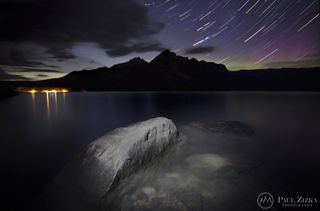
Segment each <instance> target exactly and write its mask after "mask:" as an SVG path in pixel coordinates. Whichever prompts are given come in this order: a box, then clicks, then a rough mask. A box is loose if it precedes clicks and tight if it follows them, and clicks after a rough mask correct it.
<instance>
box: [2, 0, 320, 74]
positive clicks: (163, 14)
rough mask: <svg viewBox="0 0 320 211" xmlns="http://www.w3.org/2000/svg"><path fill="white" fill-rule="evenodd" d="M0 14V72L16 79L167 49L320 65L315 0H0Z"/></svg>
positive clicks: (272, 64)
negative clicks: (0, 27)
mask: <svg viewBox="0 0 320 211" xmlns="http://www.w3.org/2000/svg"><path fill="white" fill-rule="evenodd" d="M58 14H59V15H58ZM0 17H1V18H0V25H1V26H2V29H1V31H0V45H1V48H0V71H2V72H3V71H5V72H6V73H8V74H15V75H13V77H12V78H13V79H15V78H17V76H18V77H20V76H21V77H24V78H33V79H39V77H37V76H39V75H41V76H42V78H43V77H45V76H46V75H47V77H57V76H61V75H64V74H65V73H68V72H70V71H73V70H79V69H93V68H97V67H101V66H112V65H114V64H116V63H119V62H125V61H128V60H129V59H131V58H133V57H141V58H143V59H145V60H147V61H150V60H151V59H153V58H154V57H155V56H156V55H157V54H159V52H161V51H162V50H164V49H170V50H171V51H174V52H176V53H177V54H178V55H182V56H188V57H194V58H196V59H198V60H205V61H209V62H216V63H223V64H225V65H226V66H227V68H228V69H229V70H240V69H265V68H284V67H295V68H299V67H314V66H320V9H319V1H318V0H126V1H125V3H124V2H120V1H119V2H117V1H111V0H92V1H90V2H89V1H86V0H68V1H63V0H56V1H53V0H24V1H20V0H16V1H10V0H2V1H0ZM42 78H40V79H42Z"/></svg>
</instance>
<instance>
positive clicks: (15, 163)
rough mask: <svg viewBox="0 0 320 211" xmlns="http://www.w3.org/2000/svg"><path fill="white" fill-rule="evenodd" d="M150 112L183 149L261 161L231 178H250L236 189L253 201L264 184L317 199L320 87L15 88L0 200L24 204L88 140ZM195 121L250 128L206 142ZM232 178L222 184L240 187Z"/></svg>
mask: <svg viewBox="0 0 320 211" xmlns="http://www.w3.org/2000/svg"><path fill="white" fill-rule="evenodd" d="M157 116H165V117H167V118H170V119H172V120H173V122H174V123H175V124H176V125H177V127H178V129H179V130H180V131H181V132H182V133H183V134H186V135H187V136H188V137H192V138H191V139H188V140H189V141H188V140H187V141H186V143H185V145H184V147H182V149H183V150H185V151H188V152H189V155H191V154H201V155H208V154H210V153H211V154H213V152H214V154H222V155H230V157H229V158H230V159H233V160H232V162H233V163H235V162H237V161H239V163H241V164H239V165H240V166H241V165H244V164H243V163H245V162H249V163H254V164H253V165H252V167H253V168H258V167H259V168H260V167H261V166H262V167H261V168H262V169H261V170H259V171H257V173H252V174H251V172H250V171H251V169H250V168H247V169H246V168H245V170H246V171H248V172H249V174H251V176H250V177H247V178H245V179H244V180H241V179H240V180H237V182H238V183H242V182H243V181H246V183H245V184H250V183H247V182H248V181H247V180H249V179H248V178H250V180H251V181H253V180H254V181H255V182H254V183H253V184H251V185H252V187H244V188H242V191H244V192H247V191H248V190H249V189H250V190H253V191H252V192H251V193H250V194H251V195H250V194H249V195H250V196H249V199H250V197H251V198H252V197H255V198H254V200H256V196H257V194H258V193H259V192H264V191H268V190H272V191H274V192H276V194H277V195H279V194H282V195H286V196H296V195H299V194H300V195H302V196H304V197H314V196H317V197H319V192H320V181H319V178H320V132H319V131H320V93H305V92H174V93H163V92H161V93H160V92H159V93H157V92H141V93H134V92H79V93H56V94H54V93H52V94H49V93H48V94H21V95H19V96H16V97H12V98H8V99H1V100H0V126H1V130H0V131H1V148H0V164H1V168H0V171H1V172H0V175H1V192H3V193H2V194H1V195H2V196H4V197H2V200H3V203H2V205H1V206H6V205H10V207H12V209H13V210H14V209H19V208H21V207H24V208H25V207H27V206H29V205H30V204H32V203H33V202H34V201H35V200H36V199H37V197H38V196H39V195H41V193H42V192H43V191H44V190H45V188H46V187H47V185H48V184H50V182H51V181H52V179H53V178H54V177H55V175H56V174H57V173H58V172H59V171H60V170H61V169H62V168H63V167H64V165H65V164H66V163H67V162H68V161H69V160H70V159H71V158H72V157H74V156H75V155H76V154H78V153H79V152H81V151H82V150H83V149H84V148H85V147H86V145H87V144H88V143H90V142H91V141H93V140H95V139H96V138H98V137H100V136H102V135H104V134H105V133H107V132H108V131H110V130H112V129H114V128H117V127H121V126H127V125H129V124H132V123H135V122H137V121H143V120H146V119H149V118H152V117H157ZM199 120H214V121H220V120H223V121H225V120H228V121H240V122H243V123H245V124H247V125H249V126H250V127H251V128H253V129H254V134H253V135H252V136H249V137H234V136H230V137H231V138H230V137H229V136H225V135H215V136H214V137H215V138H214V139H215V141H214V143H212V144H210V141H208V140H206V141H198V142H197V139H198V137H199V136H201V135H199V134H200V132H194V131H193V129H191V128H190V125H189V123H190V122H193V121H199ZM195 134H198V136H195ZM201 138H202V139H203V140H204V139H205V138H204V137H201ZM201 138H199V140H200V139H201ZM188 159H189V160H188V161H190V159H191V161H190V162H192V161H194V159H197V158H195V157H192V158H188ZM235 165H236V164H235ZM249 166H250V165H249ZM223 175H226V174H225V173H224V174H223ZM261 175H263V176H261ZM220 176H221V175H220ZM266 177H268V178H267V179H266ZM252 178H253V179H252ZM260 178H263V179H261V180H260ZM266 181H267V182H268V184H266ZM232 184H233V183H230V184H229V183H228V187H227V190H229V189H230V190H231V189H233V187H237V188H238V187H239V186H238V185H236V184H234V186H233V185H232ZM242 184H244V183H242ZM220 188H221V187H220ZM246 188H247V189H246ZM260 188H261V189H260ZM237 193H238V192H237ZM228 196H229V195H228ZM230 197H231V196H230ZM232 197H233V198H234V197H237V195H233V196H232ZM319 199H320V198H319ZM221 200H222V201H223V200H224V199H223V198H222V199H221ZM13 202H14V203H13ZM17 202H18V203H17ZM223 202H224V201H223ZM219 203H222V202H221V201H220V202H219ZM230 203H232V202H230ZM318 203H319V202H318ZM250 206H253V207H254V206H256V202H255V201H254V202H253V204H251V205H250ZM7 210H8V209H7Z"/></svg>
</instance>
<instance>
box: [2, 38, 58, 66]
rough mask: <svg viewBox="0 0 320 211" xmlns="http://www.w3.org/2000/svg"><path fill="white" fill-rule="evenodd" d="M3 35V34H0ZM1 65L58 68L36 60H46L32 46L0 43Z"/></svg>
mask: <svg viewBox="0 0 320 211" xmlns="http://www.w3.org/2000/svg"><path fill="white" fill-rule="evenodd" d="M0 33H1V32H0ZM0 46H1V48H0V64H1V65H8V66H27V67H50V68H57V66H53V65H48V64H45V63H43V62H39V61H36V59H42V60H43V59H44V58H43V57H44V56H43V55H41V52H37V50H36V49H35V48H34V47H33V48H31V46H30V45H16V44H14V43H9V42H0Z"/></svg>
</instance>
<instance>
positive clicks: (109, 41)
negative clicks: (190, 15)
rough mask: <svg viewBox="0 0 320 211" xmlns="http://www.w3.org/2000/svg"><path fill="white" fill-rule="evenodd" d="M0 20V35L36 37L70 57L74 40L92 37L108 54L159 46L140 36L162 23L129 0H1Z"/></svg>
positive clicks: (11, 39) (57, 54) (54, 52)
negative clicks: (154, 19)
mask: <svg viewBox="0 0 320 211" xmlns="http://www.w3.org/2000/svg"><path fill="white" fill-rule="evenodd" d="M0 26H1V31H0V41H6V42H13V43H21V42H33V43H37V44H39V45H41V46H44V47H46V48H47V49H48V50H47V53H50V54H51V55H52V56H53V57H54V58H58V59H61V60H63V59H72V58H74V55H72V53H71V52H70V51H68V49H70V48H72V46H73V45H74V44H75V43H78V42H93V43H97V44H99V45H100V46H101V47H102V48H104V49H106V50H107V53H110V55H112V56H115V55H125V54H129V53H132V52H145V51H154V50H159V49H160V47H159V46H160V44H155V43H148V42H143V43H142V44H141V43H140V41H141V40H147V39H148V37H149V36H151V35H153V34H155V33H156V32H158V31H159V30H161V28H162V27H163V25H162V24H160V23H154V22H153V23H151V20H150V19H149V16H148V14H147V9H146V8H145V7H143V6H142V5H139V4H138V3H137V2H136V1H135V0H126V1H114V0H91V1H87V0H67V1H66V0H15V1H11V0H10V1H9V0H7V1H1V2H0ZM128 46H129V47H128Z"/></svg>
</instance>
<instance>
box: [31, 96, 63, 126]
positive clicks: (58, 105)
mask: <svg viewBox="0 0 320 211" xmlns="http://www.w3.org/2000/svg"><path fill="white" fill-rule="evenodd" d="M66 94H67V93H59V92H46V93H38V94H36V93H30V96H31V100H32V101H31V102H32V113H33V115H34V117H36V115H38V114H39V113H38V112H39V110H40V111H41V109H42V107H45V109H46V113H47V120H48V123H49V124H50V123H51V121H52V116H53V115H58V113H59V111H60V110H61V109H65V105H66ZM43 95H45V104H42V103H40V102H41V100H42V98H43ZM38 100H39V102H38ZM37 109H38V110H37Z"/></svg>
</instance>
